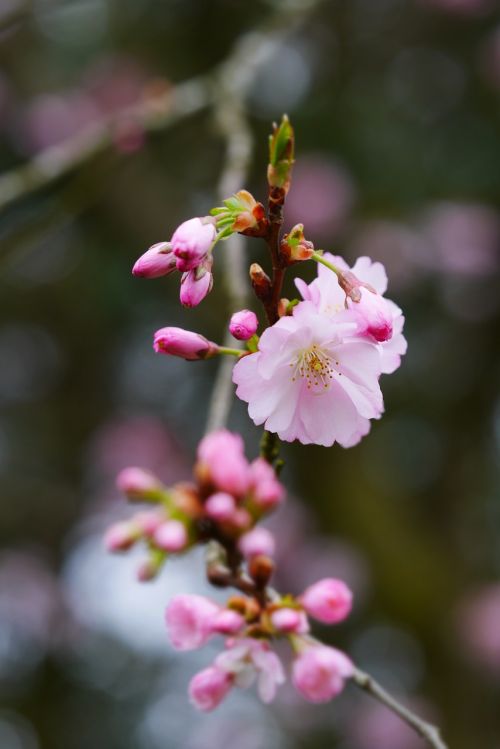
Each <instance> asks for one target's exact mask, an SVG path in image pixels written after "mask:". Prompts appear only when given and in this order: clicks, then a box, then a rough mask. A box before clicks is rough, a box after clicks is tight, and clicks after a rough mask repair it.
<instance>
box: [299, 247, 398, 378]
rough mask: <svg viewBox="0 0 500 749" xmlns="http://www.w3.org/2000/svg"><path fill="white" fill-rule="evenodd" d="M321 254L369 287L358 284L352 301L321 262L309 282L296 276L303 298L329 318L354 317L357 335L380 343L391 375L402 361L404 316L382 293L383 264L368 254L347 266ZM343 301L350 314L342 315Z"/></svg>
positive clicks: (384, 365)
mask: <svg viewBox="0 0 500 749" xmlns="http://www.w3.org/2000/svg"><path fill="white" fill-rule="evenodd" d="M323 257H324V258H325V259H326V260H329V261H330V262H333V263H334V264H335V265H336V266H337V267H338V268H340V269H341V270H342V271H352V273H353V274H354V276H355V277H356V278H358V279H359V281H361V282H362V284H367V285H368V286H369V287H371V289H370V288H366V286H363V285H361V287H360V289H359V291H360V294H361V299H360V301H359V302H353V301H352V300H351V299H349V298H346V294H345V292H344V291H343V289H342V288H341V286H340V284H339V282H338V278H337V276H336V274H335V273H333V272H332V271H331V270H330V269H329V268H326V267H325V266H324V265H318V276H317V278H316V279H315V280H314V281H313V282H312V283H310V284H309V285H308V284H306V283H305V281H303V280H302V279H300V278H297V279H295V284H296V286H297V288H298V290H299V291H300V293H301V294H302V297H303V299H304V300H307V301H310V302H312V303H313V304H314V306H315V307H316V308H317V309H318V310H319V311H320V312H322V313H324V314H326V315H329V316H330V317H332V318H335V317H338V318H340V319H342V320H346V319H351V320H353V321H354V322H355V323H356V332H357V334H358V335H360V336H363V337H366V338H367V339H369V340H372V341H373V342H374V343H379V344H380V345H379V352H380V356H381V372H382V373H384V374H391V373H392V372H394V371H395V370H396V369H397V368H398V367H399V365H400V364H401V356H403V354H405V353H406V348H407V343H406V339H405V337H404V336H403V326H404V317H403V313H402V311H401V309H400V308H399V307H398V306H397V305H396V304H394V302H392V301H391V300H390V299H386V298H385V297H384V296H383V295H384V293H385V291H386V290H387V274H386V272H385V268H384V266H383V265H382V263H377V262H375V263H374V262H372V261H371V260H370V258H368V257H360V258H358V260H357V261H356V263H355V264H354V266H353V268H352V269H350V268H349V266H348V265H347V263H346V262H345V260H344V259H343V258H341V257H335V256H333V255H331V254H330V253H325V254H324V255H323ZM374 292H376V293H374ZM346 304H347V307H348V310H349V312H350V313H351V314H350V315H346V314H345V310H346Z"/></svg>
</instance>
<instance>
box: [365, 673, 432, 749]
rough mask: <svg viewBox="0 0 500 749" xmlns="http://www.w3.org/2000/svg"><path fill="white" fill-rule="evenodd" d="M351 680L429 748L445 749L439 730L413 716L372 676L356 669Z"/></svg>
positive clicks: (413, 714)
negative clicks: (424, 741)
mask: <svg viewBox="0 0 500 749" xmlns="http://www.w3.org/2000/svg"><path fill="white" fill-rule="evenodd" d="M352 680H353V682H354V683H355V684H356V686H358V687H359V688H360V689H362V690H363V691H364V692H367V693H368V694H370V695H371V696H372V697H374V698H375V699H376V700H378V701H379V702H381V703H382V704H383V705H385V706H386V707H387V708H389V710H391V711H392V712H393V713H395V714H396V715H399V717H400V718H401V719H402V720H404V722H405V723H407V724H408V725H409V726H410V727H411V728H413V729H414V730H415V731H416V732H417V733H418V734H419V736H421V737H422V738H423V739H425V740H426V741H427V743H428V744H429V746H432V747H434V749H447V746H446V744H445V743H444V741H443V740H442V739H441V735H440V733H439V729H438V728H437V727H436V726H433V725H432V724H431V723H427V722H426V721H425V720H422V718H419V717H418V715H415V713H413V712H412V711H411V710H409V709H408V708H407V707H405V706H404V705H402V704H401V703H400V702H398V700H396V699H395V698H394V697H392V695H390V694H389V692H387V691H386V690H385V689H384V688H383V687H382V686H381V685H380V684H379V683H378V682H377V681H375V679H374V678H373V676H370V675H369V674H367V673H365V672H364V671H360V670H359V669H358V668H356V669H355V670H354V674H353V676H352Z"/></svg>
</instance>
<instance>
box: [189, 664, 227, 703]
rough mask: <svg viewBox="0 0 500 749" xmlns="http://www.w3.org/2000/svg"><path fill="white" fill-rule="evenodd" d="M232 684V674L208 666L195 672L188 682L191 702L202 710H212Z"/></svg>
mask: <svg viewBox="0 0 500 749" xmlns="http://www.w3.org/2000/svg"><path fill="white" fill-rule="evenodd" d="M232 686H233V678H232V675H231V674H229V673H227V672H226V671H221V670H220V669H219V668H215V666H209V667H208V668H205V669H203V671H200V672H199V673H197V674H195V676H193V678H192V679H191V682H190V684H189V697H190V699H191V703H192V704H193V705H194V706H195V707H197V708H198V710H202V711H203V712H209V711H210V710H214V709H215V708H216V707H217V706H218V705H219V704H220V703H221V702H222V700H223V699H224V697H225V696H226V694H227V693H228V692H229V690H230V689H231V687H232Z"/></svg>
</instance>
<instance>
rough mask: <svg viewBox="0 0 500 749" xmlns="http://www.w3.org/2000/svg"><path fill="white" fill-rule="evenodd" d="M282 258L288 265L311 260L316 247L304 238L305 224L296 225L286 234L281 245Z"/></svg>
mask: <svg viewBox="0 0 500 749" xmlns="http://www.w3.org/2000/svg"><path fill="white" fill-rule="evenodd" d="M280 250H281V256H282V257H283V259H284V260H285V262H286V264H287V265H291V264H292V263H298V262H300V261H301V260H309V258H310V257H311V256H312V254H313V253H314V245H313V243H312V242H309V240H307V239H306V238H305V236H304V224H296V225H295V226H294V227H293V229H291V231H290V232H289V233H288V234H285V236H284V237H283V239H282V240H281V245H280Z"/></svg>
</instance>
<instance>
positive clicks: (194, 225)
mask: <svg viewBox="0 0 500 749" xmlns="http://www.w3.org/2000/svg"><path fill="white" fill-rule="evenodd" d="M215 234H216V231H215V225H214V223H213V220H212V219H211V218H209V217H207V218H206V219H201V218H192V219H189V221H184V223H182V224H181V225H180V226H178V227H177V229H176V230H175V232H174V234H173V236H172V249H173V253H174V255H175V257H176V258H177V268H178V269H179V270H180V271H189V270H193V269H194V268H196V267H197V266H198V265H199V264H200V263H201V261H202V260H203V259H204V257H205V255H206V254H207V252H208V251H209V249H210V247H211V245H212V243H213V241H214V239H215Z"/></svg>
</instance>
